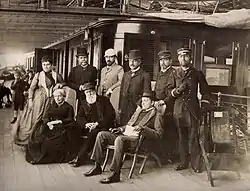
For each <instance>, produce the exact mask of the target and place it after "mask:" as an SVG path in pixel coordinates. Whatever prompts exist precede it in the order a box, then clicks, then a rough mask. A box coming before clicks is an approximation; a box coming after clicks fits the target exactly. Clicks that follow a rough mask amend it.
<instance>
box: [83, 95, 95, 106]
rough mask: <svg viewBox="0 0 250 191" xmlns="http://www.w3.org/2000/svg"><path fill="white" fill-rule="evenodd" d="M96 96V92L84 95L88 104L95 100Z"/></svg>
mask: <svg viewBox="0 0 250 191" xmlns="http://www.w3.org/2000/svg"><path fill="white" fill-rule="evenodd" d="M96 98H97V96H96V94H94V95H90V96H86V101H87V102H88V104H93V103H95V102H96Z"/></svg>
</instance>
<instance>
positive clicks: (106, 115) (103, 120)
mask: <svg viewBox="0 0 250 191" xmlns="http://www.w3.org/2000/svg"><path fill="white" fill-rule="evenodd" d="M96 111H97V114H96V115H97V116H98V121H97V122H98V123H99V126H98V128H100V129H102V130H108V129H109V128H113V127H114V121H115V110H114V108H113V106H112V105H111V103H110V101H109V99H108V98H107V97H105V96H97V100H96ZM92 112H93V111H91V107H90V105H89V104H88V103H87V101H86V100H83V102H82V105H80V108H79V112H78V114H77V116H76V122H77V124H78V125H79V126H80V127H81V129H84V128H85V125H86V123H91V122H96V121H93V120H92V119H91V116H92V114H93V113H92Z"/></svg>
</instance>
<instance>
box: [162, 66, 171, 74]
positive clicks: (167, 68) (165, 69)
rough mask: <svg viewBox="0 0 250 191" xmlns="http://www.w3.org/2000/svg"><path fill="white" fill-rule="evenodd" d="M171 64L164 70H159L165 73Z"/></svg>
mask: <svg viewBox="0 0 250 191" xmlns="http://www.w3.org/2000/svg"><path fill="white" fill-rule="evenodd" d="M169 68H171V66H169V67H167V68H166V69H165V70H161V72H163V73H165V72H166V71H167V70H168V69H169Z"/></svg>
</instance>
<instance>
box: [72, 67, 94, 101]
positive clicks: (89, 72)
mask: <svg viewBox="0 0 250 191" xmlns="http://www.w3.org/2000/svg"><path fill="white" fill-rule="evenodd" d="M96 79H97V70H96V68H95V67H94V66H91V65H88V66H87V68H86V69H84V68H83V67H82V66H80V65H78V66H75V67H73V68H72V70H71V72H70V74H69V78H68V86H69V87H70V88H72V89H74V90H76V92H77V98H79V96H80V94H79V93H80V92H79V86H80V85H83V84H85V83H87V82H91V83H93V84H94V85H95V84H96Z"/></svg>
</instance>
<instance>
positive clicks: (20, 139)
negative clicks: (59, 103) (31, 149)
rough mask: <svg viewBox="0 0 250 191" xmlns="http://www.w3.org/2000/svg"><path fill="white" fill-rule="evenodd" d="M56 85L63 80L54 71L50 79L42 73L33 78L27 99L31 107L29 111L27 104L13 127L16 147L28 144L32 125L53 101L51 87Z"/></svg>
mask: <svg viewBox="0 0 250 191" xmlns="http://www.w3.org/2000/svg"><path fill="white" fill-rule="evenodd" d="M57 83H63V79H62V77H61V75H59V74H58V73H56V72H54V71H52V73H51V77H50V78H49V77H48V76H47V75H46V73H45V72H44V71H42V72H39V73H37V74H36V75H35V76H34V78H33V80H32V83H31V85H30V89H29V98H32V100H33V107H32V108H31V109H29V107H28V103H27V104H26V105H25V108H24V110H23V113H22V115H20V117H19V118H18V120H17V123H16V124H15V126H14V142H15V143H16V144H17V145H27V144H28V140H29V137H30V135H31V133H32V131H33V129H34V125H35V124H36V123H37V122H38V121H40V120H41V118H42V116H43V113H44V111H45V109H46V108H47V107H48V106H49V105H50V104H51V101H52V100H53V99H52V92H53V87H54V86H55V84H57Z"/></svg>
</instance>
